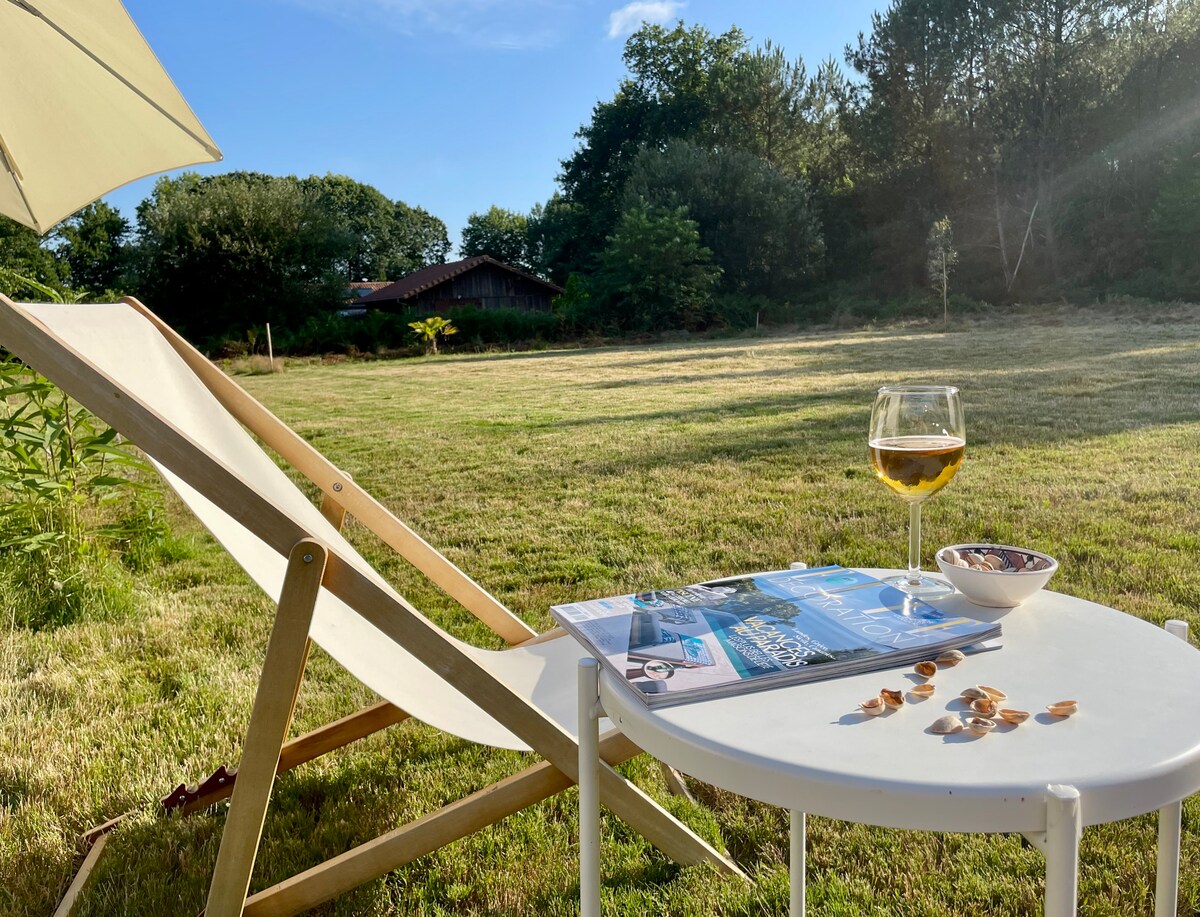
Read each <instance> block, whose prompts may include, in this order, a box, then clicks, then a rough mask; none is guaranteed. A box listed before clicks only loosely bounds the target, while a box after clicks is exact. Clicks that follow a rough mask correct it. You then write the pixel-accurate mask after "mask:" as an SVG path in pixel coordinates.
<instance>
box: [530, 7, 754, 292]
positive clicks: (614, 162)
mask: <svg viewBox="0 0 1200 917" xmlns="http://www.w3.org/2000/svg"><path fill="white" fill-rule="evenodd" d="M745 43H746V39H745V36H744V35H743V34H742V32H741V30H739V29H737V28H731V29H730V30H729V31H728V32H726V33H724V34H723V35H713V34H712V33H710V32H709V31H708V30H707V29H705V28H704V27H703V26H699V25H696V26H692V27H690V28H688V27H686V26H685V25H684V24H683V22H682V21H680V22H679V23H678V24H676V26H675V27H674V28H672V29H667V28H665V27H663V26H660V25H644V26H642V28H641V29H639V30H638V31H637V32H635V33H634V34H633V35H631V36H630V37H629V39H628V40H627V41H626V43H625V51H624V54H623V59H624V61H625V66H626V67H627V68H628V69H629V76H628V77H627V78H625V79H623V80H622V81H621V84H620V86H619V87H618V89H617V93H616V95H615V96H614V98H613V99H612V101H610V102H600V103H599V104H597V105H596V107H595V109H593V111H592V120H591V122H590V123H588V124H585V125H583V126H582V127H580V129H579V131H578V132H577V133H576V137H577V138H579V140H580V145H579V148H578V149H577V150H576V151H575V153H574V154H572V155H571V156H570V157H569V158H568V159H566V160H564V161H563V164H562V166H563V170H562V173H561V175H560V176H559V183H560V185H561V187H562V196H563V198H564V200H565V201H566V202H568V203H569V204H571V205H574V206H573V208H572V209H571V210H569V211H564V212H562V213H561V214H560V215H562V216H567V217H569V220H570V223H571V225H572V230H573V233H574V236H575V238H576V240H577V242H576V243H575V244H574V245H572V246H565V245H564V246H561V247H559V249H558V254H559V256H560V257H559V259H558V260H555V261H554V262H553V263H552V264H551V265H550V267H551V271H550V273H551V276H554V277H558V278H560V279H561V278H565V277H566V275H567V274H568V273H569V272H571V271H579V270H584V271H586V270H590V269H591V268H592V267H593V258H594V257H595V255H596V253H598V252H599V251H600V250H601V249H603V248H604V245H605V240H606V239H607V237H608V236H609V235H610V234H611V233H612V232H613V228H614V227H615V226H616V223H617V219H618V217H619V216H620V214H621V210H622V207H623V202H624V188H625V181H626V179H627V178H628V176H629V171H630V169H631V168H632V167H633V162H634V160H635V159H636V157H637V155H638V153H639V152H640V151H641V149H642V148H643V147H655V148H657V147H661V146H662V145H663V144H665V143H666V142H667V141H668V140H671V139H675V138H687V137H690V138H696V139H699V138H701V137H705V136H708V135H711V134H712V121H713V118H714V115H715V113H716V112H717V111H718V110H719V105H720V95H719V92H718V85H719V82H718V80H717V79H716V78H715V76H714V74H716V73H718V72H720V71H723V69H724V68H726V67H728V66H729V65H730V63H731V62H732V60H733V58H734V56H735V55H736V54H738V53H739V52H740V51H741V50H742V49H743V47H744V46H745Z"/></svg>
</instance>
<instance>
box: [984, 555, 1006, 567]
mask: <svg viewBox="0 0 1200 917" xmlns="http://www.w3.org/2000/svg"><path fill="white" fill-rule="evenodd" d="M983 562H984V563H985V564H987V565H988V566H989V567H991V568H992V569H993V570H1003V569H1004V568H1005V567H1006V566H1008V565H1007V564H1006V563H1005V562H1004V558H1003V557H1001V556H1000V555H999V554H985V555H984V557H983Z"/></svg>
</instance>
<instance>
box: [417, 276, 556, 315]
mask: <svg viewBox="0 0 1200 917" xmlns="http://www.w3.org/2000/svg"><path fill="white" fill-rule="evenodd" d="M553 295H554V294H553V292H552V291H551V290H549V289H547V288H546V287H545V286H543V285H542V284H540V283H537V282H536V281H533V280H530V279H528V278H526V277H522V276H520V275H519V274H513V273H511V272H509V271H506V270H504V269H502V268H499V267H496V266H495V265H494V264H481V265H479V267H476V268H472V269H471V270H469V271H466V272H465V273H462V274H459V275H458V276H457V277H451V278H450V279H449V280H447V281H445V282H444V283H439V284H438V285H437V286H435V287H431V288H430V289H428V290H422V291H421V292H420V293H418V294H417V295H416V296H414V297H412V298H411V299H409V300H406V304H408V305H410V306H411V307H415V308H421V309H435V310H436V309H445V308H448V307H450V306H456V305H468V304H474V305H477V306H479V307H480V308H483V309H528V310H533V311H542V312H545V311H549V310H550V299H551V297H552V296H553Z"/></svg>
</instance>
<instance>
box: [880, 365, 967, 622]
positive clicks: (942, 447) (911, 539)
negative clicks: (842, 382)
mask: <svg viewBox="0 0 1200 917" xmlns="http://www.w3.org/2000/svg"><path fill="white" fill-rule="evenodd" d="M966 437H967V434H966V428H965V427H964V426H963V412H962V402H961V401H960V400H959V397H958V389H957V388H955V387H954V386H953V385H885V386H884V387H883V388H881V389H880V390H879V392H878V393H877V394H876V396H875V406H874V407H873V408H872V409H871V433H870V436H869V438H868V443H869V446H870V450H871V464H872V465H874V466H875V474H876V475H877V476H878V477H879V480H881V481H883V483H885V484H886V485H887V486H888V487H890V488H891V489H892V490H893V491H894V492H895V493H896V494H898V495H899V496H900V498H901V499H902V500H904V501H905V502H906V503H908V572H907V573H904V574H901V575H900V576H895V577H891V578H889V579H887V580H885V582H887V583H888V584H890V585H892V586H895V587H896V588H897V589H900V590H902V591H903V592H906V593H907V594H909V595H915V596H920V597H922V598H928V597H930V596H938V595H948V594H949V593H951V592H953V591H954V587H953V586H950V585H949V584H947V583H944V582H942V581H941V580H937V579H932V578H930V577H927V576H922V575H921V504H922V503H924V502H925V501H926V500H928V499H929V498H930V497H931V496H933V495H934V494H935V493H937V492H938V491H939V490H941V489H942V488H943V487H945V486H946V485H947V484H949V483H950V479H951V478H953V477H954V475H955V474H957V473H958V469H959V468H961V467H962V462H963V451H964V449H965V448H966V444H967V438H966Z"/></svg>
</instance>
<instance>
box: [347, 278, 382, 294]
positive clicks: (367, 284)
mask: <svg viewBox="0 0 1200 917" xmlns="http://www.w3.org/2000/svg"><path fill="white" fill-rule="evenodd" d="M391 285H392V281H390V280H362V281H359V282H358V283H354V282H351V283H348V284H346V289H348V290H370V291H371V292H372V293H374V292H375V291H376V290H382V289H383V288H384V287H387V286H391Z"/></svg>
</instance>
